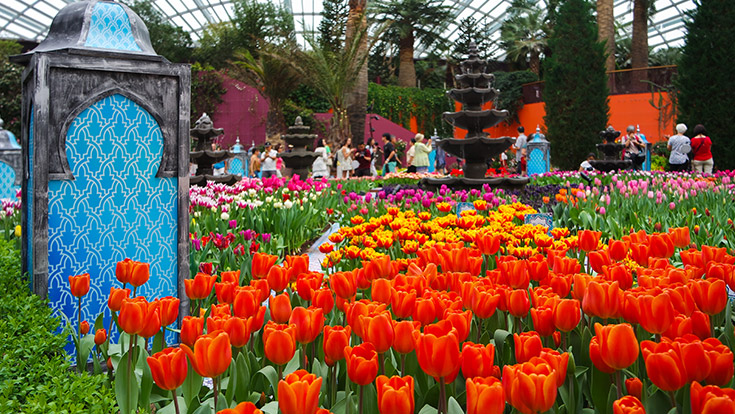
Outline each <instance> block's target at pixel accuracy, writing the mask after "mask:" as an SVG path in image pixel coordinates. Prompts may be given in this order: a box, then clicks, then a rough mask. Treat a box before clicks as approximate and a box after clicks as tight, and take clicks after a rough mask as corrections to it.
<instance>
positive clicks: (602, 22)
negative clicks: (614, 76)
mask: <svg viewBox="0 0 735 414" xmlns="http://www.w3.org/2000/svg"><path fill="white" fill-rule="evenodd" d="M597 33H598V39H600V42H603V43H604V44H605V53H607V59H606V60H605V70H606V71H608V72H610V71H613V70H615V17H614V15H613V0H597Z"/></svg>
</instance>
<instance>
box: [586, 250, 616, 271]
mask: <svg viewBox="0 0 735 414" xmlns="http://www.w3.org/2000/svg"><path fill="white" fill-rule="evenodd" d="M587 257H588V258H589V262H590V267H592V270H594V271H595V272H597V273H602V268H603V267H604V266H610V265H611V264H612V261H611V260H610V255H609V254H608V251H607V250H595V251H591V252H589V253H588V254H587Z"/></svg>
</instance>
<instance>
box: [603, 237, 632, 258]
mask: <svg viewBox="0 0 735 414" xmlns="http://www.w3.org/2000/svg"><path fill="white" fill-rule="evenodd" d="M607 249H608V254H609V255H610V259H611V260H615V261H616V262H619V261H622V260H623V259H625V258H626V257H627V256H628V243H626V242H624V241H621V240H613V239H610V241H609V242H608V248H607Z"/></svg>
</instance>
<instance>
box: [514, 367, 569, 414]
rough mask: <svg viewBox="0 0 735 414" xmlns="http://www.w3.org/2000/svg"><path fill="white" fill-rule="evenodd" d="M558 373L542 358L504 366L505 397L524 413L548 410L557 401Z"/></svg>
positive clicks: (530, 413) (529, 413) (532, 413)
mask: <svg viewBox="0 0 735 414" xmlns="http://www.w3.org/2000/svg"><path fill="white" fill-rule="evenodd" d="M556 376H557V374H556V372H555V371H554V370H553V369H552V368H551V366H550V365H549V364H547V363H546V362H545V361H543V360H542V359H540V358H534V359H532V360H531V361H529V362H524V363H523V364H516V365H506V366H504V367H503V390H504V391H505V399H506V401H508V402H509V403H510V405H512V406H513V407H515V408H516V409H517V410H519V411H520V412H522V413H524V414H534V413H539V412H546V411H548V410H550V409H551V407H552V406H553V405H554V401H556V390H557V386H556V383H557V378H556Z"/></svg>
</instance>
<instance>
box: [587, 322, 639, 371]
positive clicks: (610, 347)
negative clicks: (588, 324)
mask: <svg viewBox="0 0 735 414" xmlns="http://www.w3.org/2000/svg"><path fill="white" fill-rule="evenodd" d="M595 334H596V336H597V338H598V341H599V344H600V355H601V356H602V359H603V361H605V364H607V365H608V366H609V367H611V368H613V369H615V370H621V369H625V368H628V367H629V366H631V365H632V364H633V363H634V362H635V360H636V359H637V358H638V353H639V350H638V339H636V336H635V331H633V328H632V327H631V326H630V325H629V324H627V323H621V324H618V325H605V326H602V325H600V324H599V323H596V324H595Z"/></svg>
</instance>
